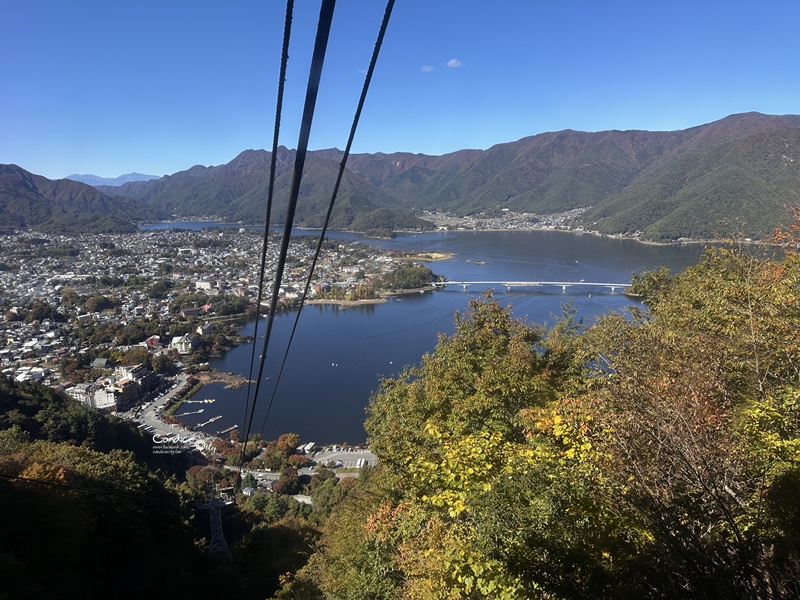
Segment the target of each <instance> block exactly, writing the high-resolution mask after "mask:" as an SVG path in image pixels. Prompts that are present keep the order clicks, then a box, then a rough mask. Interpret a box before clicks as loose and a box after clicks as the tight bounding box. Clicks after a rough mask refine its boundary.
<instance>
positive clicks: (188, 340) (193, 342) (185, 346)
mask: <svg viewBox="0 0 800 600" xmlns="http://www.w3.org/2000/svg"><path fill="white" fill-rule="evenodd" d="M199 341H200V338H199V337H198V335H197V334H195V333H187V334H184V335H181V336H175V337H173V338H172V341H171V342H170V344H169V347H170V348H172V349H174V350H175V351H177V352H178V354H191V353H192V351H193V350H194V348H195V347H196V346H197V344H198V342H199Z"/></svg>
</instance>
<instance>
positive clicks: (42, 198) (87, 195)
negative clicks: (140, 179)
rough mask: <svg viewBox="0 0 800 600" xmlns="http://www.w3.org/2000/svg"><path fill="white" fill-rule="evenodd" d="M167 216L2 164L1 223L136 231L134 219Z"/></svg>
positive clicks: (43, 228) (54, 228) (45, 228)
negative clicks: (148, 216)
mask: <svg viewBox="0 0 800 600" xmlns="http://www.w3.org/2000/svg"><path fill="white" fill-rule="evenodd" d="M148 214H149V215H151V218H165V217H166V216H167V215H166V213H164V212H162V211H156V210H152V209H150V208H149V207H142V206H141V205H140V204H139V203H137V202H135V201H133V200H130V199H128V198H119V197H115V198H111V197H109V196H107V195H106V194H104V193H102V192H100V191H99V190H97V189H95V188H93V187H91V186H89V185H86V184H84V183H80V182H78V181H72V180H69V179H58V180H55V181H53V180H50V179H47V178H46V177H42V176H41V175H34V174H33V173H29V172H28V171H26V170H24V169H22V168H20V167H18V166H17V165H0V226H2V227H34V228H36V229H38V230H40V231H49V232H53V233H86V232H95V233H123V232H131V231H136V226H135V225H134V224H133V221H134V220H137V219H142V218H145V217H146V216H147V215H148Z"/></svg>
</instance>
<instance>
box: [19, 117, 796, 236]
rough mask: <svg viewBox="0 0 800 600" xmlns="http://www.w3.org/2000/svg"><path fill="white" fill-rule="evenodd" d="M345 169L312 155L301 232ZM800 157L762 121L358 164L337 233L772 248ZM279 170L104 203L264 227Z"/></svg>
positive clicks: (263, 163) (132, 192)
mask: <svg viewBox="0 0 800 600" xmlns="http://www.w3.org/2000/svg"><path fill="white" fill-rule="evenodd" d="M294 156H295V151H294V150H291V149H288V148H286V147H283V146H281V147H279V149H278V156H277V157H276V165H277V172H276V174H275V188H274V198H273V201H274V204H273V208H272V215H273V217H274V221H275V222H280V221H282V220H283V219H284V218H285V211H286V204H287V201H288V193H289V188H290V185H291V178H292V169H293V164H294ZM342 157H343V153H342V151H341V150H338V149H336V148H329V149H322V150H315V151H311V152H309V153H308V155H307V158H306V165H305V170H304V174H303V180H302V183H301V190H300V202H299V204H298V211H297V216H296V220H295V222H296V224H298V225H300V226H305V227H319V226H321V224H322V220H323V217H324V214H325V212H326V210H327V206H328V202H329V200H330V196H331V194H332V190H333V184H334V181H335V179H336V174H337V173H338V169H339V163H340V162H341V159H342ZM799 157H800V115H765V114H761V113H756V112H749V113H740V114H734V115H729V116H727V117H724V118H722V119H719V120H717V121H714V122H711V123H707V124H704V125H698V126H695V127H691V128H688V129H683V130H676V131H646V130H615V129H612V130H605V131H598V132H584V131H576V130H572V129H564V130H561V131H552V132H544V133H540V134H536V135H532V136H527V137H523V138H520V139H519V140H516V141H513V142H504V143H501V144H496V145H494V146H492V147H490V148H488V149H486V150H478V149H464V150H458V151H456V152H451V153H447V154H442V155H426V154H419V153H417V154H414V153H409V152H396V153H371V154H367V153H361V154H352V155H351V156H350V157H349V159H348V163H347V169H346V170H345V173H344V178H343V180H342V185H341V188H340V190H339V193H338V198H337V204H336V208H335V209H334V212H333V216H332V222H331V226H332V227H334V228H339V229H351V230H355V231H367V230H368V229H370V230H381V231H383V230H386V229H393V230H398V229H402V230H422V231H424V230H427V229H430V228H432V225H431V224H430V223H429V222H427V221H425V220H424V218H423V219H421V218H420V217H424V216H425V211H440V212H441V211H444V212H449V213H451V214H455V215H460V216H488V217H491V216H499V215H501V214H503V213H504V212H506V211H513V212H523V213H535V214H552V213H562V212H566V211H571V210H574V209H582V215H581V217H579V220H577V221H576V222H574V225H575V226H577V227H582V228H584V229H586V230H591V231H597V232H599V233H603V234H618V235H619V234H621V235H630V236H635V237H640V238H642V239H645V240H653V241H674V240H679V239H682V238H693V239H711V238H714V237H715V236H730V235H744V236H747V237H752V238H758V239H767V238H768V237H769V235H770V234H771V232H772V231H774V229H775V227H777V226H780V225H782V224H784V223H785V221H786V220H787V219H788V215H787V213H786V206H787V205H790V204H800V163H798V162H796V160H795V159H796V158H799ZM270 158H271V157H270V153H269V152H267V151H265V150H258V149H247V150H244V151H242V152H240V153H239V154H238V155H237V156H235V157H234V158H233V159H232V160H231V161H229V162H228V163H225V164H221V165H216V166H203V165H195V166H193V167H190V168H189V169H186V170H184V171H179V172H177V173H173V174H172V175H165V176H163V177H160V178H158V179H152V180H149V181H135V182H126V183H123V184H122V185H120V186H116V187H115V186H108V185H98V186H96V189H97V190H99V191H100V192H102V193H103V194H105V195H107V196H109V197H113V198H120V197H121V198H124V200H119V201H118V202H120V203H121V205H123V206H126V207H131V208H132V209H133V210H135V209H136V207H139V209H140V210H141V212H142V214H147V215H154V214H163V213H165V212H166V213H168V214H169V215H171V216H173V217H179V218H180V217H193V218H194V217H209V216H213V217H216V218H219V219H222V220H228V221H234V222H243V223H251V224H260V223H263V218H264V213H265V207H266V203H267V195H268V192H267V191H268V183H269V168H270V162H271V161H270ZM20 185H22V184H20ZM56 187H57V186H54V187H53V188H52V190H53V191H55V190H56ZM22 188H23V189H24V185H22ZM22 197H25V195H24V194H23V195H22ZM31 210H33V209H31Z"/></svg>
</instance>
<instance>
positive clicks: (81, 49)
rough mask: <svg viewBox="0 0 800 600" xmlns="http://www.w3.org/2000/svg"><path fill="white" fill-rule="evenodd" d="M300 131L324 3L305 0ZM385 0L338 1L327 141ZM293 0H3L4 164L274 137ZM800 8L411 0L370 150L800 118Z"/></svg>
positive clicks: (290, 85) (158, 159) (373, 100)
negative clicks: (728, 119) (751, 116)
mask: <svg viewBox="0 0 800 600" xmlns="http://www.w3.org/2000/svg"><path fill="white" fill-rule="evenodd" d="M296 4H297V6H296V7H295V19H294V30H293V34H292V47H291V51H290V62H289V77H288V82H287V96H286V101H285V108H286V110H285V112H284V118H283V125H282V135H281V143H283V144H285V145H286V146H289V147H292V148H293V147H295V146H296V145H297V135H298V126H299V115H300V112H301V110H302V102H303V96H304V93H305V85H306V82H307V79H308V67H309V60H310V55H311V48H312V45H313V39H314V34H315V28H316V20H317V17H318V14H319V2H318V0H297V2H296ZM383 10H384V3H383V0H339V2H338V4H337V7H336V12H335V16H334V24H333V30H332V33H331V42H330V46H329V49H328V55H327V57H326V62H325V71H324V75H323V82H322V89H321V91H320V96H319V101H318V107H317V112H316V115H315V120H314V129H313V133H312V138H311V148H312V149H320V148H330V147H338V148H343V147H344V145H345V143H346V140H347V134H348V131H349V127H350V122H351V119H352V116H353V113H354V111H355V107H356V102H357V100H358V95H359V93H360V90H361V85H362V82H363V77H364V75H363V73H364V71H365V69H366V67H367V66H368V64H369V57H370V54H371V51H372V47H373V44H374V40H375V36H376V34H377V31H378V26H379V24H380V20H381V17H382V15H383ZM284 11H285V4H284V2H282V1H280V0H214V1H206V0H157V1H154V0H137V1H136V2H133V1H125V0H69V1H67V0H0V56H2V60H0V163H14V164H18V165H19V166H21V167H22V168H24V169H27V170H29V171H32V172H34V173H38V174H41V175H44V176H46V177H49V178H53V179H55V178H60V177H65V176H66V175H69V174H72V173H92V174H95V175H100V176H103V177H113V176H117V175H121V174H123V173H128V172H132V171H137V172H141V173H148V174H153V175H162V174H170V173H174V172H177V171H181V170H184V169H187V168H189V167H191V166H192V165H195V164H202V165H217V164H222V163H226V162H228V161H230V160H231V159H232V158H233V157H235V156H236V155H237V154H238V153H239V152H241V151H242V150H245V149H248V148H269V147H270V145H271V140H272V127H273V119H274V110H275V108H274V107H275V96H276V86H277V72H278V67H279V58H280V44H281V36H282V28H283V20H284ZM798 23H800V2H796V0H786V1H780V2H778V1H770V0H766V1H764V2H747V3H744V2H737V1H729V2H707V1H703V0H690V1H683V0H675V1H672V2H643V1H641V0H633V1H614V0H608V1H605V2H597V1H596V0H591V1H590V0H587V1H576V0H559V1H548V2H545V1H539V0H513V1H512V0H493V1H488V0H397V3H396V5H395V9H394V13H393V17H392V21H391V23H390V25H389V31H388V33H387V37H386V41H385V43H384V47H383V51H382V54H381V57H380V59H379V61H378V67H377V71H376V74H375V77H374V79H373V82H372V87H371V88H370V93H369V96H368V98H367V104H366V107H365V110H364V114H363V117H362V120H361V125H360V127H359V131H358V134H357V137H356V141H355V145H354V148H353V151H354V152H387V153H388V152H396V151H405V152H421V153H426V154H443V153H446V152H452V151H454V150H458V149H461V148H488V147H489V146H492V145H494V144H497V143H502V142H508V141H513V140H517V139H519V138H522V137H525V136H528V135H534V134H537V133H542V132H546V131H557V130H561V129H567V128H569V129H577V130H584V131H600V130H605V129H649V130H674V129H684V128H687V127H693V126H695V125H700V124H703V123H708V122H710V121H714V120H717V119H720V118H722V117H724V116H726V115H729V114H732V113H739V112H746V111H759V112H763V113H769V114H787V113H800V67H798V61H800V35H798V33H797V27H798Z"/></svg>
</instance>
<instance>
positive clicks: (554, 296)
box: [172, 224, 702, 444]
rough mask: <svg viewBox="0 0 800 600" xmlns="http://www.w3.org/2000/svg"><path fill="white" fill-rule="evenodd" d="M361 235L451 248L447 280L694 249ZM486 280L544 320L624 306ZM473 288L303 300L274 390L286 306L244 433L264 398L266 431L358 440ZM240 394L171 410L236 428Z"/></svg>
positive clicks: (693, 252)
mask: <svg viewBox="0 0 800 600" xmlns="http://www.w3.org/2000/svg"><path fill="white" fill-rule="evenodd" d="M172 225H173V226H184V225H186V224H172ZM192 225H196V224H192ZM197 228H200V227H197ZM303 233H306V234H307V233H308V232H303ZM329 237H331V238H337V239H361V238H360V236H358V235H355V234H348V233H341V232H330V235H329ZM364 241H366V242H368V243H374V244H379V245H381V246H383V247H388V248H398V249H408V250H427V251H434V252H435V251H441V252H450V253H453V254H454V255H455V256H454V257H453V258H451V259H449V260H446V261H437V262H431V263H429V266H430V267H431V269H432V270H433V271H434V272H435V273H437V274H441V275H445V276H446V277H447V278H448V279H449V280H451V281H467V280H469V281H474V280H484V281H486V280H492V281H495V280H502V281H580V280H582V279H583V280H585V281H600V282H619V283H627V282H630V279H631V275H632V274H633V273H634V272H637V271H640V270H642V269H644V268H651V269H652V268H655V267H658V266H662V265H664V266H668V267H670V269H672V271H673V272H676V271H678V270H681V269H683V268H684V267H686V266H689V265H693V264H696V263H697V261H698V259H699V257H700V255H701V253H702V248H701V247H700V246H697V245H675V246H654V245H644V244H639V243H637V242H634V241H631V240H618V239H608V238H601V237H597V236H593V235H575V234H569V233H563V232H555V231H532V232H521V231H520V232H515V231H504V232H468V231H462V232H442V233H430V234H417V235H412V234H408V235H402V236H398V237H397V238H395V239H393V240H390V241H370V240H364ZM476 261H480V262H481V263H485V264H480V263H478V262H476ZM484 287H488V286H484ZM491 287H494V288H495V292H494V293H495V297H496V298H497V300H498V301H499V302H500V303H501V304H502V305H508V304H510V305H511V306H512V307H513V311H514V314H515V316H518V317H524V318H526V319H528V320H529V321H531V322H536V323H544V324H552V323H553V322H554V320H555V317H557V316H558V315H560V314H561V312H562V305H564V304H565V303H567V302H570V301H572V302H573V303H574V306H575V307H576V309H577V310H578V314H579V316H581V317H583V318H584V319H585V320H587V321H591V320H592V319H593V318H594V317H596V316H599V315H602V314H604V313H607V312H608V311H619V310H623V309H624V308H625V307H626V306H629V305H630V304H632V303H633V302H632V301H631V300H630V299H628V298H626V297H625V296H623V295H621V294H620V292H619V291H617V292H616V293H612V292H611V291H610V290H608V289H605V288H586V287H574V288H573V287H570V288H567V289H566V290H562V288H561V287H544V286H543V287H539V288H524V289H520V288H511V290H506V289H505V287H498V286H491ZM482 291H483V290H482V289H481V287H477V286H475V287H470V288H468V289H467V290H466V291H464V290H462V288H461V287H452V288H447V289H445V290H441V291H436V292H429V293H425V294H411V295H405V296H401V297H398V298H395V299H391V300H389V301H388V302H386V303H384V304H375V305H365V306H358V307H353V308H346V309H342V308H338V307H336V306H334V305H309V306H306V307H305V308H304V309H303V311H302V314H301V318H300V322H299V325H298V329H297V333H296V334H295V338H294V341H293V343H292V347H291V350H290V353H289V357H288V361H287V365H286V368H285V370H284V373H283V376H282V378H281V381H280V383H279V385H278V388H277V390H276V391H275V392H274V398H273V390H274V389H275V388H274V382H275V380H276V378H277V373H278V369H279V366H280V362H281V360H282V359H283V353H284V351H285V347H286V343H287V340H288V337H289V333H290V331H291V327H292V325H293V322H294V317H295V313H294V312H291V313H282V314H279V315H277V317H276V319H275V323H274V328H273V335H272V339H271V340H270V345H269V351H268V356H267V365H266V368H265V373H264V375H265V377H267V378H268V379H265V380H263V383H262V385H261V387H260V392H259V396H258V398H257V400H256V410H255V418H254V420H253V425H252V427H251V432H258V431H261V430H262V424H263V423H264V417H265V414H266V410H267V406H268V405H269V404H270V401H271V400H272V407H271V409H270V412H269V417H268V419H267V420H266V423H265V425H264V428H263V435H264V437H265V438H266V439H275V438H276V437H277V436H278V435H279V434H280V433H284V432H290V431H291V432H296V433H298V434H300V437H301V439H302V440H303V441H304V442H308V441H315V442H318V443H329V442H348V443H350V444H354V443H359V442H363V441H365V438H366V435H365V433H364V429H363V426H362V423H363V421H364V418H365V408H366V407H367V405H368V403H369V399H370V396H371V395H372V394H373V393H374V391H375V390H377V388H378V384H379V380H380V378H381V377H390V376H394V375H396V374H397V373H399V372H400V370H401V369H402V368H403V367H404V366H405V365H412V364H418V363H419V362H420V358H421V357H422V355H423V354H424V353H426V352H431V351H433V350H434V347H435V345H436V341H437V336H438V334H440V333H444V334H450V333H452V332H453V315H454V313H455V312H456V311H463V310H465V309H466V308H467V305H468V300H469V298H474V297H477V296H479V295H480V294H481V292H482ZM253 328H254V323H252V322H251V323H248V324H247V325H246V326H245V327H244V329H243V333H246V334H250V335H252V333H253ZM265 328H266V321H265V320H262V322H261V324H260V325H259V335H261V334H263V332H264V330H265ZM257 344H258V346H257V351H256V358H257V357H258V355H259V354H260V350H261V347H262V344H263V341H262V340H258V341H257ZM252 354H253V346H252V344H245V345H242V346H240V347H238V348H236V349H234V350H232V351H231V352H229V353H227V355H226V356H225V357H223V358H221V359H212V361H211V366H212V367H213V368H216V369H219V370H221V371H233V372H236V373H241V374H243V375H245V376H248V374H249V372H250V358H251V355H252ZM247 393H248V392H247V387H244V388H242V389H241V390H238V391H237V390H225V389H224V388H223V386H222V385H221V384H212V385H207V386H205V387H204V388H203V389H202V390H201V391H200V392H199V393H198V394H197V395H195V396H194V397H193V400H201V399H206V398H214V399H215V402H214V403H213V404H203V405H198V404H190V405H186V407H185V408H184V409H182V411H179V412H188V411H193V410H196V409H197V408H196V407H199V406H202V407H203V408H204V409H205V410H204V412H203V414H201V415H191V416H187V417H185V419H184V421H185V422H186V423H187V424H189V425H196V424H198V423H202V422H205V421H208V420H209V419H210V418H211V417H214V416H217V415H221V417H222V418H221V419H219V420H217V421H215V422H214V423H211V424H209V425H206V426H204V427H202V430H203V431H208V432H211V433H214V432H216V431H219V430H223V429H226V428H228V427H230V426H232V425H235V424H238V425H239V427H240V430H243V423H244V418H245V402H246V398H247ZM251 397H252V390H251ZM190 407H191V408H190Z"/></svg>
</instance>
